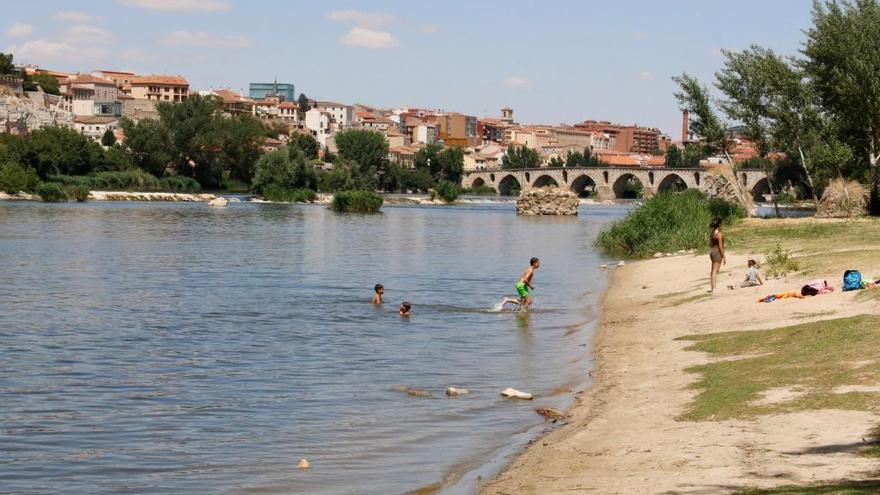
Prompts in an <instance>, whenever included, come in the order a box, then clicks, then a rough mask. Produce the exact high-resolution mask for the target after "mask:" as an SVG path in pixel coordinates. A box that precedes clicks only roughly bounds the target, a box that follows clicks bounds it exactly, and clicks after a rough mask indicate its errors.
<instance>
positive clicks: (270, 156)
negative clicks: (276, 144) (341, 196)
mask: <svg viewBox="0 0 880 495" xmlns="http://www.w3.org/2000/svg"><path fill="white" fill-rule="evenodd" d="M254 169H255V172H254V180H253V188H254V191H256V192H258V193H263V192H264V191H265V189H266V188H267V187H269V186H272V185H274V186H278V187H280V188H282V189H287V190H289V189H312V190H315V189H317V187H318V174H317V173H316V172H315V169H314V168H313V167H312V166H311V164H309V163H308V161H307V160H306V156H305V154H303V152H302V150H300V149H299V148H289V149H284V148H282V149H278V150H275V151H270V152H269V153H266V154H264V155H263V156H261V157H260V159H259V160H257V163H256V166H255V167H254Z"/></svg>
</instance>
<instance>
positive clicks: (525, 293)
mask: <svg viewBox="0 0 880 495" xmlns="http://www.w3.org/2000/svg"><path fill="white" fill-rule="evenodd" d="M540 267H541V260H539V259H538V258H532V259H530V260H529V267H528V268H526V270H525V271H524V272H523V274H522V276H520V277H519V281H517V282H516V292H517V294H519V299H513V298H510V297H505V298H504V300H503V301H501V305H502V306H503V305H505V304H507V303H511V304H516V305H518V306H519V307H520V309H521V310H523V311H528V309H529V307H531V305H532V296H531V294H529V292H530V291H533V290H535V286H534V285H532V277H534V276H535V270H537V269H538V268H540Z"/></svg>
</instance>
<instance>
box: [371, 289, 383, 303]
mask: <svg viewBox="0 0 880 495" xmlns="http://www.w3.org/2000/svg"><path fill="white" fill-rule="evenodd" d="M373 290H374V291H376V293H375V294H373V304H376V305H378V304H382V303H383V302H384V301H382V294H384V293H385V287H383V286H382V284H376V286H375V287H373Z"/></svg>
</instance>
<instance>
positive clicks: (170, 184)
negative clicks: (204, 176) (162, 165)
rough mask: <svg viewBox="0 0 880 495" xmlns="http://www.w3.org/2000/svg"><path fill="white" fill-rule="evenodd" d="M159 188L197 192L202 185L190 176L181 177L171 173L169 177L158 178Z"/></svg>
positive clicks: (170, 190)
mask: <svg viewBox="0 0 880 495" xmlns="http://www.w3.org/2000/svg"><path fill="white" fill-rule="evenodd" d="M159 190H160V191H166V192H182V193H189V192H199V191H201V190H202V186H201V185H200V184H199V182H198V181H197V180H195V179H193V178H192V177H181V176H179V175H173V176H171V177H163V178H161V179H159Z"/></svg>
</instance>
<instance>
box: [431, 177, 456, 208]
mask: <svg viewBox="0 0 880 495" xmlns="http://www.w3.org/2000/svg"><path fill="white" fill-rule="evenodd" d="M434 189H435V190H436V191H437V196H440V199H442V200H443V201H445V202H447V203H452V202H454V201H455V200H456V199H458V195H459V194H460V193H461V188H460V187H458V184H453V183H452V182H449V181H445V180H441V181H440V182H438V183H437V187H435V188H434Z"/></svg>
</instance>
